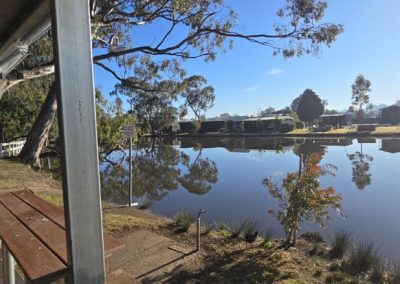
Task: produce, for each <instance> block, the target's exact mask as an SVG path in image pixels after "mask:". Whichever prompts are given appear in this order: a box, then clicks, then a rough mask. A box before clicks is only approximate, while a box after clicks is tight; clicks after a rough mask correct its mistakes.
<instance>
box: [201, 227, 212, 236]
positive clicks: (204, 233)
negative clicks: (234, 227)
mask: <svg viewBox="0 0 400 284" xmlns="http://www.w3.org/2000/svg"><path fill="white" fill-rule="evenodd" d="M212 229H213V226H212V225H208V224H206V225H204V231H203V235H204V236H208V235H209V234H210V233H211V231H212Z"/></svg>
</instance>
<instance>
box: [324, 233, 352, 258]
mask: <svg viewBox="0 0 400 284" xmlns="http://www.w3.org/2000/svg"><path fill="white" fill-rule="evenodd" d="M331 245H332V249H331V250H330V251H329V254H330V256H331V257H332V258H342V257H343V256H344V255H345V253H346V252H347V250H348V249H349V248H350V246H351V234H350V233H349V232H346V231H338V232H335V233H334V235H333V240H332V242H331Z"/></svg>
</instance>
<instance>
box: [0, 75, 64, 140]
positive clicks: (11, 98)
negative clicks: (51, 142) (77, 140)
mask: <svg viewBox="0 0 400 284" xmlns="http://www.w3.org/2000/svg"><path fill="white" fill-rule="evenodd" d="M52 81H53V78H52V76H48V77H41V78H37V79H32V80H28V81H24V82H22V83H20V84H18V85H16V86H14V87H12V88H11V89H9V90H8V92H6V93H5V94H4V95H3V97H2V99H1V100H0V129H1V128H3V134H4V136H3V139H4V141H8V140H11V139H13V138H15V137H19V136H23V135H27V134H28V133H29V130H30V129H31V127H32V125H33V123H34V122H35V120H36V117H37V116H38V114H39V112H40V109H41V106H42V103H43V102H44V100H45V98H46V96H47V93H48V92H49V90H50V86H51V84H52ZM54 129H55V130H57V128H54ZM50 135H51V136H52V137H54V131H52V132H51V133H50Z"/></svg>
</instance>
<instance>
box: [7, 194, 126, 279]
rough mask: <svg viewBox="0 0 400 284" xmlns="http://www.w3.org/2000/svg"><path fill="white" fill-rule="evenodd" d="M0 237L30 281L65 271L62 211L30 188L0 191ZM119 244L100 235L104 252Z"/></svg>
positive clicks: (66, 262)
mask: <svg viewBox="0 0 400 284" xmlns="http://www.w3.org/2000/svg"><path fill="white" fill-rule="evenodd" d="M88 238H90V236H88ZM0 239H1V240H2V241H3V243H4V244H5V245H6V247H7V248H8V250H9V251H10V252H11V254H12V255H13V257H14V259H15V260H16V262H17V263H18V264H19V266H20V267H21V269H22V270H23V272H24V273H25V275H26V277H27V278H28V279H29V280H30V281H31V282H33V283H45V282H48V281H49V280H50V279H55V278H57V277H61V276H62V275H64V274H65V273H66V272H67V271H68V259H67V247H66V232H65V220H64V212H63V210H61V209H60V208H57V207H54V206H52V205H51V204H49V203H47V202H46V201H44V200H42V199H41V198H39V197H37V196H35V195H34V194H33V193H32V192H31V191H28V190H24V191H18V192H7V193H0ZM122 246H123V244H122V243H121V242H119V241H118V240H116V239H114V238H112V237H111V236H108V235H104V251H105V254H109V253H111V252H112V251H113V250H115V249H117V248H119V247H122Z"/></svg>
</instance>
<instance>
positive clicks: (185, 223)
mask: <svg viewBox="0 0 400 284" xmlns="http://www.w3.org/2000/svg"><path fill="white" fill-rule="evenodd" d="M192 223H193V216H192V215H190V214H189V213H188V212H187V211H186V210H182V211H180V212H178V213H177V214H176V215H175V226H176V231H177V232H178V233H184V232H187V231H188V230H189V228H190V226H191V225H192Z"/></svg>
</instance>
